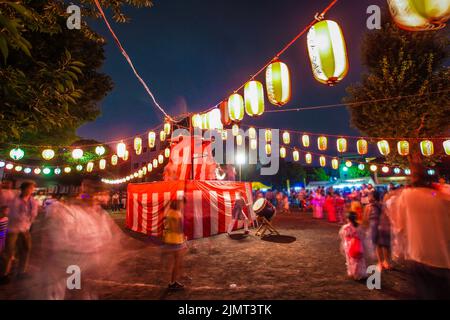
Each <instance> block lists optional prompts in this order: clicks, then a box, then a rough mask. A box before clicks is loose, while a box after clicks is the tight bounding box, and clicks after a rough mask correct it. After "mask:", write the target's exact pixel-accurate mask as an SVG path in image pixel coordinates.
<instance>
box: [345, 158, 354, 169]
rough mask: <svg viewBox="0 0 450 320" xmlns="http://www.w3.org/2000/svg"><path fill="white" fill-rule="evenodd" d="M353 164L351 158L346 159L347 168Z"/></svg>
mask: <svg viewBox="0 0 450 320" xmlns="http://www.w3.org/2000/svg"><path fill="white" fill-rule="evenodd" d="M352 165H353V163H352V162H351V161H350V160H347V161H345V166H346V167H347V168H351V167H352Z"/></svg>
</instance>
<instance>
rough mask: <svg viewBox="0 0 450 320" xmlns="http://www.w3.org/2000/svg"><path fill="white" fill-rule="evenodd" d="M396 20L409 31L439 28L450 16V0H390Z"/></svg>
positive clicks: (393, 16)
mask: <svg viewBox="0 0 450 320" xmlns="http://www.w3.org/2000/svg"><path fill="white" fill-rule="evenodd" d="M388 4H389V10H390V11H391V15H392V18H393V19H394V22H395V23H396V24H397V25H398V26H399V27H400V28H402V29H405V30H408V31H427V30H438V29H442V28H444V27H445V23H446V22H447V21H448V19H449V18H450V1H448V0H388Z"/></svg>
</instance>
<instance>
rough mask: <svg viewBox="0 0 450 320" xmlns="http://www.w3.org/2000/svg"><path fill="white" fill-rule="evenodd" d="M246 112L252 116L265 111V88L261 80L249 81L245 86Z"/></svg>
mask: <svg viewBox="0 0 450 320" xmlns="http://www.w3.org/2000/svg"><path fill="white" fill-rule="evenodd" d="M244 97H245V112H247V114H248V115H249V116H250V117H255V116H260V115H262V114H263V113H264V89H263V85H262V83H261V82H259V81H255V80H252V81H249V82H247V84H246V85H245V87H244Z"/></svg>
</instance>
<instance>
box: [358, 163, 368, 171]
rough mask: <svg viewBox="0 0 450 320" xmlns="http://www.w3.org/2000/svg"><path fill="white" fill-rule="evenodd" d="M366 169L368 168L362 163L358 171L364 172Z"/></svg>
mask: <svg viewBox="0 0 450 320" xmlns="http://www.w3.org/2000/svg"><path fill="white" fill-rule="evenodd" d="M365 168H366V166H365V165H364V164H362V163H360V164H359V165H358V169H359V170H361V171H363V170H364V169H365Z"/></svg>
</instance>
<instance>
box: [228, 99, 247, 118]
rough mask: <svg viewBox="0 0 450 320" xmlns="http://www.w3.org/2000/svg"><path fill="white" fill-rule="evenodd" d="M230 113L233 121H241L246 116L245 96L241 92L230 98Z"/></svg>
mask: <svg viewBox="0 0 450 320" xmlns="http://www.w3.org/2000/svg"><path fill="white" fill-rule="evenodd" d="M228 114H229V116H230V119H231V121H236V122H239V121H241V120H242V119H243V118H244V98H242V96H241V95H240V94H239V93H234V94H232V95H231V96H230V97H229V98H228Z"/></svg>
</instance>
